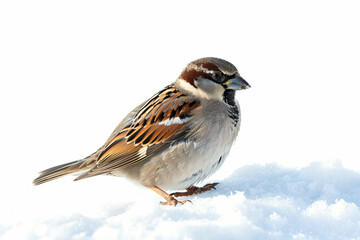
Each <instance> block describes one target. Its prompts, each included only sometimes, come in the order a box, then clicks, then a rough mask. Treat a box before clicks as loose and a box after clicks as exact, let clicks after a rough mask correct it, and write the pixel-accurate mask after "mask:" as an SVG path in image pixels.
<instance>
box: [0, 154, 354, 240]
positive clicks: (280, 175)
mask: <svg viewBox="0 0 360 240" xmlns="http://www.w3.org/2000/svg"><path fill="white" fill-rule="evenodd" d="M120 179H121V178H120ZM69 180H70V179H64V180H59V181H60V182H58V183H55V182H53V183H49V184H48V185H50V186H49V187H46V185H43V187H42V186H40V187H37V188H38V189H37V191H35V195H34V196H28V197H27V198H26V199H22V200H21V201H20V202H24V200H25V202H27V201H30V202H31V206H30V205H24V206H22V205H18V206H17V208H16V210H17V211H16V212H13V216H12V219H8V218H3V217H0V236H1V237H0V239H2V240H5V239H203V238H206V239H360V208H359V206H360V173H357V172H354V171H351V170H348V169H345V168H344V167H343V166H342V165H341V163H340V162H339V161H336V162H333V163H331V164H327V165H325V164H322V163H311V164H310V165H308V166H306V167H304V168H300V169H296V168H286V167H281V166H279V165H277V164H275V163H273V164H265V165H260V164H253V165H245V166H243V167H241V168H239V169H237V170H236V171H234V172H233V173H232V174H231V175H230V176H229V177H225V178H224V179H223V180H220V181H219V182H220V184H219V185H218V186H217V190H216V191H211V192H206V193H203V194H201V195H197V196H193V197H189V198H188V199H190V200H191V201H192V204H191V203H187V204H185V205H183V206H178V207H164V206H160V204H159V200H161V199H160V198H159V197H158V196H157V195H155V194H154V193H152V192H151V191H149V190H147V189H145V188H142V187H139V186H136V185H134V184H133V183H130V182H127V181H126V180H125V179H121V180H120V181H119V178H114V177H98V179H97V181H94V182H85V181H84V182H83V184H82V185H83V186H85V185H88V184H91V185H92V186H93V188H92V190H93V191H92V192H91V193H89V192H87V193H86V192H83V193H81V194H79V193H80V190H81V189H80V188H82V186H81V185H79V186H77V184H76V183H72V182H71V181H69ZM99 180H100V182H101V183H98V184H94V183H95V182H99ZM212 180H216V179H212ZM60 184H61V185H62V186H63V185H64V184H65V187H64V188H59V187H57V186H56V185H58V186H59V185H60ZM104 184H111V186H112V188H103V187H102V186H103V185H104ZM51 185H52V186H51ZM71 185H72V186H71ZM114 186H116V188H115V189H114ZM34 188H35V187H34ZM41 188H46V189H41ZM54 188H55V189H54ZM68 188H75V192H78V194H77V195H76V194H74V193H72V195H71V196H72V197H71V198H77V199H66V200H64V201H62V202H57V201H56V199H57V198H58V196H57V195H62V194H69V193H68ZM51 189H52V190H51ZM116 189H117V190H118V191H114V190H116ZM42 190H44V191H45V192H47V194H44V192H43V194H44V195H42V194H40V192H42ZM49 191H50V195H48V194H49ZM94 193H96V194H94ZM125 193H127V195H125ZM21 195H22V194H21ZM99 195H102V196H100V197H99ZM34 203H35V204H34ZM29 207H30V208H31V209H29ZM56 208H59V209H56ZM0 209H1V212H3V213H4V212H6V211H7V210H6V209H7V206H4V205H2V206H1V208H0ZM3 216H4V215H3Z"/></svg>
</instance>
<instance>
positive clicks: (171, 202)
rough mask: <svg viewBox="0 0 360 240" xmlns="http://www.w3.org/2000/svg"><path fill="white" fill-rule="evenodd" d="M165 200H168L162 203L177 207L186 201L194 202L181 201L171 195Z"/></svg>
mask: <svg viewBox="0 0 360 240" xmlns="http://www.w3.org/2000/svg"><path fill="white" fill-rule="evenodd" d="M165 200H166V202H160V204H161V205H163V206H174V207H175V206H176V205H178V204H181V205H184V204H185V203H186V202H190V203H192V202H191V201H190V200H184V201H179V200H177V199H175V198H174V197H173V196H171V195H169V197H167V198H166V199H165Z"/></svg>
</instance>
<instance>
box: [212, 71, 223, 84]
mask: <svg viewBox="0 0 360 240" xmlns="http://www.w3.org/2000/svg"><path fill="white" fill-rule="evenodd" d="M212 77H213V79H214V80H215V81H217V82H221V80H222V74H221V72H214V73H213V74H212Z"/></svg>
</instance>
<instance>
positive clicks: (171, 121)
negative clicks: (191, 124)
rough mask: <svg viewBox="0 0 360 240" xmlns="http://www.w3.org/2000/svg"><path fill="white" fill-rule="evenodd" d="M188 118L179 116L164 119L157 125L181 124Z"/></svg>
mask: <svg viewBox="0 0 360 240" xmlns="http://www.w3.org/2000/svg"><path fill="white" fill-rule="evenodd" d="M188 119H189V118H183V119H181V118H179V117H176V118H172V119H166V120H165V121H162V122H159V123H158V125H165V126H170V125H173V124H183V123H186V122H187V120H188Z"/></svg>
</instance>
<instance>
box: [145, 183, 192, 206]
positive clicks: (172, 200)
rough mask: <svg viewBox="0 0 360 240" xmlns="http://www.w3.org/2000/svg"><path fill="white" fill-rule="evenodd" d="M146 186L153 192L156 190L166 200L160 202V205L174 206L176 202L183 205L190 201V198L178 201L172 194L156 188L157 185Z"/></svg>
mask: <svg viewBox="0 0 360 240" xmlns="http://www.w3.org/2000/svg"><path fill="white" fill-rule="evenodd" d="M148 188H150V189H151V190H153V191H154V192H156V193H157V194H159V195H160V196H161V197H163V198H164V199H165V200H166V202H160V204H161V205H169V206H176V205H177V204H178V203H180V204H181V205H183V204H184V203H186V202H191V201H190V200H184V201H178V200H176V199H175V198H174V197H173V196H171V195H170V194H168V193H166V192H165V191H164V190H162V189H160V188H158V187H157V186H153V187H148Z"/></svg>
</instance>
